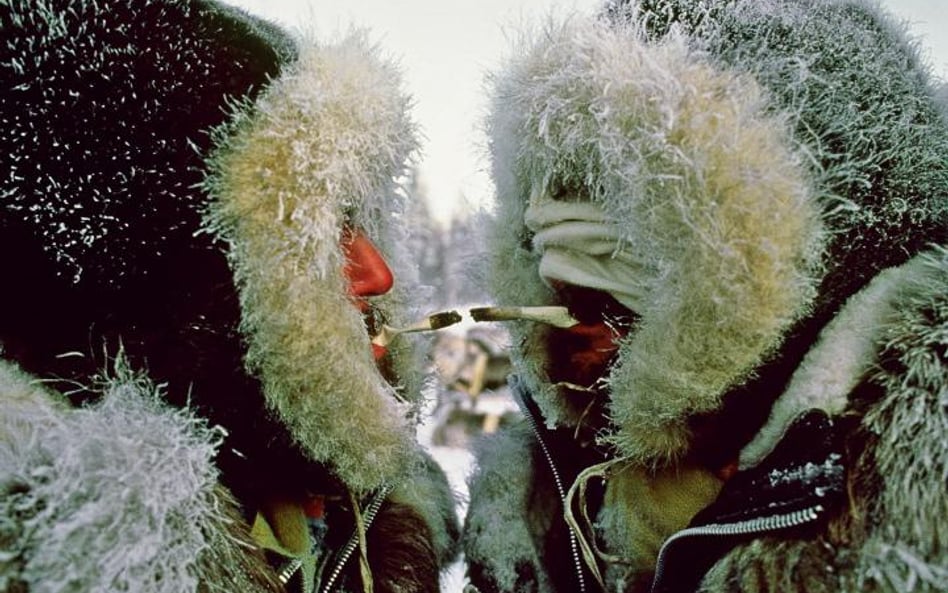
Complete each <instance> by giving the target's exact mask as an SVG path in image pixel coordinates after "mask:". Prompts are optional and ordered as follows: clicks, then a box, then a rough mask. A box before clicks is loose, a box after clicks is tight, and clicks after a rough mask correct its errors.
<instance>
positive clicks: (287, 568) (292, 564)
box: [277, 558, 303, 585]
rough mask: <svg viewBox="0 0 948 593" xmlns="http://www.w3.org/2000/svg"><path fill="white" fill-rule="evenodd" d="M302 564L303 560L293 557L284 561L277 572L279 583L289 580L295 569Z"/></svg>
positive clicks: (285, 582)
mask: <svg viewBox="0 0 948 593" xmlns="http://www.w3.org/2000/svg"><path fill="white" fill-rule="evenodd" d="M301 566H303V561H302V560H300V559H299V558H294V559H292V560H290V561H289V562H287V563H286V565H284V566H283V568H282V569H280V572H279V573H277V578H278V579H280V583H282V584H284V585H285V584H287V583H289V582H290V579H291V578H293V575H294V574H296V571H297V570H299V569H300V567H301Z"/></svg>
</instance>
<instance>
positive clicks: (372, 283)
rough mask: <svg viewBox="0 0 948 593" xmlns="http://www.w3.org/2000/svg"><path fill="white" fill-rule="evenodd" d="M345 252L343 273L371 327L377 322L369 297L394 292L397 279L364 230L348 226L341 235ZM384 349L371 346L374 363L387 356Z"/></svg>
mask: <svg viewBox="0 0 948 593" xmlns="http://www.w3.org/2000/svg"><path fill="white" fill-rule="evenodd" d="M342 250H343V254H344V255H345V257H346V265H345V268H343V273H344V274H345V276H346V279H348V281H349V294H350V295H351V296H352V300H353V303H354V304H355V306H356V307H357V308H358V309H359V311H362V313H363V314H364V315H366V316H367V322H368V325H369V327H370V328H372V327H374V325H375V323H376V321H375V319H374V313H373V309H372V305H371V304H370V303H369V301H368V297H373V296H381V295H383V294H385V293H387V292H388V291H389V290H391V289H392V284H393V283H394V280H395V279H394V276H393V275H392V270H391V269H390V268H389V267H388V264H387V263H385V258H384V257H382V254H381V253H379V250H378V249H377V248H376V247H375V245H374V244H373V243H372V241H371V239H369V238H368V237H367V236H366V235H365V233H364V232H363V231H362V230H361V229H353V228H349V227H346V228H345V229H344V230H343V232H342ZM385 352H386V349H385V348H384V347H383V346H378V345H376V344H372V353H373V354H374V355H375V360H379V359H381V358H382V357H383V356H385Z"/></svg>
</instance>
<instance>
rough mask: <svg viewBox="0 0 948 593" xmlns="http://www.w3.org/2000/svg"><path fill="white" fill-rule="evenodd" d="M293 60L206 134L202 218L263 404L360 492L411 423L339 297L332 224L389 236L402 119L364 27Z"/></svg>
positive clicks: (409, 141)
mask: <svg viewBox="0 0 948 593" xmlns="http://www.w3.org/2000/svg"><path fill="white" fill-rule="evenodd" d="M295 68H296V69H295V70H294V71H293V72H290V73H287V74H285V75H284V76H282V77H281V78H280V79H279V80H277V81H275V82H274V83H273V84H272V85H271V86H270V87H268V89H267V90H266V92H265V94H264V95H263V96H262V97H261V98H260V99H259V100H258V101H256V103H255V104H254V105H253V106H252V107H251V106H245V107H244V109H245V110H244V111H243V112H242V113H241V114H239V115H238V117H237V118H236V120H235V123H233V124H232V125H230V126H228V127H227V128H225V129H222V130H220V131H219V132H218V139H219V142H220V143H221V148H220V149H219V151H218V152H217V154H216V156H215V157H214V161H213V163H212V166H213V171H212V176H211V177H210V178H209V179H208V182H207V187H208V189H209V191H210V192H211V194H212V195H213V196H214V197H215V201H214V203H213V204H212V206H211V208H210V210H209V212H208V214H207V220H208V223H207V224H208V227H209V228H210V229H211V230H212V231H214V232H215V233H216V234H218V235H219V236H220V237H221V238H223V239H224V240H226V241H227V242H228V244H229V245H230V251H229V258H230V261H231V265H232V267H233V269H234V274H235V277H236V278H237V282H238V286H239V289H240V299H241V310H242V311H243V314H242V320H241V326H242V330H243V332H244V333H245V334H246V336H247V338H248V346H249V349H248V354H247V365H248V368H250V369H251V371H252V372H253V373H255V374H257V375H258V376H259V377H260V378H261V380H262V382H263V385H264V392H265V395H266V398H267V402H268V405H269V406H270V407H271V408H272V409H273V410H274V411H275V412H276V413H277V414H278V415H279V417H280V418H282V420H283V421H284V422H285V423H286V425H287V426H288V427H289V428H290V431H291V434H292V435H293V436H294V438H295V439H296V441H297V442H298V443H299V445H300V446H301V447H302V448H303V450H304V451H306V452H307V454H308V455H309V456H310V457H311V458H312V459H314V460H316V461H320V462H325V463H327V464H329V465H331V466H332V467H333V468H334V470H335V471H336V472H337V473H338V475H339V476H340V477H341V478H342V479H343V480H344V481H345V482H346V483H347V484H349V485H350V486H352V487H353V488H355V489H357V490H370V489H372V488H375V487H378V486H379V485H380V484H382V483H384V482H386V481H395V480H396V478H397V477H398V476H399V475H400V474H401V473H402V472H403V471H404V470H405V469H406V465H405V464H406V460H407V459H409V458H410V454H409V451H410V447H411V444H410V435H411V432H410V430H408V428H409V423H408V421H407V420H406V418H405V416H406V414H407V412H408V410H407V409H403V407H401V406H399V405H397V403H396V400H397V395H396V393H395V391H394V389H393V387H391V386H390V385H388V383H387V382H386V381H385V379H384V378H383V377H382V376H381V375H380V374H379V372H378V371H377V369H376V365H375V361H374V360H373V358H372V355H371V350H370V348H369V346H368V340H367V338H366V332H365V327H364V325H363V322H362V318H361V314H360V313H359V311H358V310H356V308H355V307H353V306H352V303H351V302H350V300H349V297H348V291H347V284H346V280H345V278H344V277H343V274H342V269H343V264H344V261H343V255H342V253H341V249H340V246H339V239H340V229H341V228H342V227H343V225H344V224H351V225H353V226H359V227H362V228H365V229H366V231H367V233H369V236H372V237H373V239H374V238H375V236H377V235H381V237H382V239H383V241H384V240H385V239H388V238H389V237H387V236H385V235H383V234H382V230H381V229H383V228H384V225H382V224H380V223H379V221H380V220H381V219H382V217H392V216H394V214H396V213H397V212H399V211H400V208H401V206H400V204H401V198H399V196H398V194H397V192H396V190H397V187H396V185H395V179H396V177H398V176H399V175H401V174H402V173H403V172H404V171H403V167H404V166H405V163H406V161H407V159H408V157H409V156H410V154H411V152H412V151H413V150H414V149H415V148H416V141H415V138H414V133H413V132H414V128H413V125H412V123H411V122H410V120H409V119H408V118H407V115H406V113H407V99H406V98H405V96H404V95H403V94H402V93H401V90H400V88H399V86H398V85H399V78H398V76H397V72H396V71H395V70H394V67H393V66H392V65H391V64H389V63H387V62H383V61H382V60H381V59H380V58H379V57H378V55H377V50H376V49H374V48H371V47H370V46H368V45H367V42H366V40H365V39H364V37H360V36H356V37H352V38H349V39H347V40H345V41H344V42H342V43H340V44H337V45H316V44H311V45H309V46H307V47H305V48H304V49H302V50H301V54H300V58H299V62H298V64H297V65H296V66H295Z"/></svg>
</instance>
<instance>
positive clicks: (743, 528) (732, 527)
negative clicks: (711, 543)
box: [651, 504, 826, 593]
mask: <svg viewBox="0 0 948 593" xmlns="http://www.w3.org/2000/svg"><path fill="white" fill-rule="evenodd" d="M825 510H826V509H825V508H824V507H823V505H820V504H817V505H813V506H810V507H806V508H804V509H800V510H797V511H793V512H790V513H781V514H777V515H770V516H766V517H756V518H754V519H747V520H745V521H735V522H734V523H712V524H709V525H701V526H698V527H689V528H687V529H682V530H681V531H679V532H677V533H675V534H673V535H672V536H671V537H669V538H668V539H667V540H665V543H664V544H663V545H662V548H661V550H659V552H658V559H657V560H656V561H655V577H654V578H653V579H652V588H651V591H652V593H657V592H658V591H659V589H658V585H659V583H661V581H662V578H663V576H664V572H665V562H666V556H667V553H668V550H669V548H670V547H671V546H672V545H674V544H675V543H676V542H678V541H681V540H682V539H686V538H691V537H729V536H736V535H751V534H764V533H769V532H772V531H782V530H784V529H791V528H794V527H800V526H802V525H806V524H807V523H813V522H815V521H816V520H818V519H819V518H820V515H821V514H822V513H823V511H825Z"/></svg>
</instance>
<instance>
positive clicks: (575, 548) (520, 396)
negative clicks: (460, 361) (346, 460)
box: [514, 385, 586, 593]
mask: <svg viewBox="0 0 948 593" xmlns="http://www.w3.org/2000/svg"><path fill="white" fill-rule="evenodd" d="M514 393H515V394H516V397H515V398H514V400H515V401H516V402H517V406H518V407H519V408H520V411H521V412H522V413H523V415H524V416H525V417H526V419H527V422H528V423H529V424H530V428H531V429H532V430H533V435H534V436H535V437H536V438H537V443H539V445H540V450H541V451H543V456H544V457H545V458H546V463H547V465H548V466H549V468H550V473H552V474H553V482H554V484H555V485H556V491H557V493H558V494H559V495H560V501H562V503H563V512H564V513H565V512H566V505H567V504H568V503H567V500H566V488H565V487H564V486H563V479H562V478H561V477H560V472H559V469H557V467H556V463H555V462H554V461H553V455H552V454H551V453H550V450H549V448H547V446H546V442H545V441H544V440H543V435H542V433H541V431H540V426H539V425H538V424H537V421H536V418H534V416H533V413H532V412H531V410H530V408H529V406H528V405H527V402H526V401H525V399H524V398H525V397H526V395H525V394H524V393H523V391H522V389H521V388H520V386H519V385H515V386H514ZM566 527H567V529H568V530H569V547H570V552H571V553H572V556H573V565H574V567H575V568H576V578H577V579H578V580H579V591H580V593H586V578H585V577H584V575H583V563H582V560H581V559H580V557H579V542H578V541H577V540H576V533H575V532H574V531H573V528H572V527H570V526H569V525H567V526H566Z"/></svg>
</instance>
